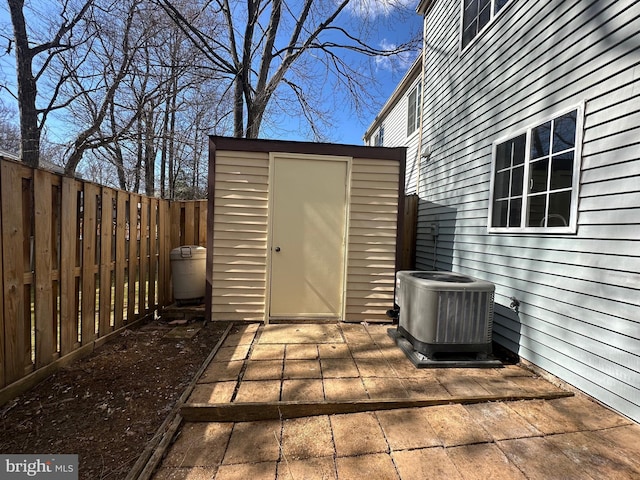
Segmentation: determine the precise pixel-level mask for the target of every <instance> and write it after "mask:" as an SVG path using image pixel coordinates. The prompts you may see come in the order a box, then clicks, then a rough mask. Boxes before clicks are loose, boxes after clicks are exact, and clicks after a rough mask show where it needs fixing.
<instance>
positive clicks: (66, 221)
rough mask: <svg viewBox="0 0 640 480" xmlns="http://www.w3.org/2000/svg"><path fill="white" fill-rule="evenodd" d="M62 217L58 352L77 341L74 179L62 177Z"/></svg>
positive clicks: (76, 199)
mask: <svg viewBox="0 0 640 480" xmlns="http://www.w3.org/2000/svg"><path fill="white" fill-rule="evenodd" d="M61 203H62V218H61V222H60V223H61V224H60V236H61V248H60V250H61V255H62V267H63V268H61V269H60V353H61V355H66V354H67V353H69V352H71V351H73V350H74V348H75V344H76V343H77V341H78V321H77V319H78V311H77V305H78V300H77V294H76V274H75V266H76V254H77V243H78V230H77V218H76V215H77V212H78V182H77V181H76V180H74V179H72V178H66V177H65V178H63V179H62V199H61Z"/></svg>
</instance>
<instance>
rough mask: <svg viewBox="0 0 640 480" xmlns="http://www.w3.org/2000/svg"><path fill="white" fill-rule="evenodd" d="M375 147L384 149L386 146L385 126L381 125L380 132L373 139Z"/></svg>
mask: <svg viewBox="0 0 640 480" xmlns="http://www.w3.org/2000/svg"><path fill="white" fill-rule="evenodd" d="M373 145H374V147H382V146H383V145H384V125H380V130H378V133H376V136H375V137H374V138H373Z"/></svg>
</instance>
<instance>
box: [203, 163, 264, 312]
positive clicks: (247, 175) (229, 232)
mask: <svg viewBox="0 0 640 480" xmlns="http://www.w3.org/2000/svg"><path fill="white" fill-rule="evenodd" d="M268 180H269V155H268V154H266V153H254V152H229V151H220V150H218V151H217V152H216V178H215V212H214V227H213V238H214V247H213V288H212V319H213V320H256V321H262V320H264V316H265V298H266V275H267V273H266V272H267V231H268V229H267V223H268V222H267V211H268V209H267V207H268V200H269V198H268Z"/></svg>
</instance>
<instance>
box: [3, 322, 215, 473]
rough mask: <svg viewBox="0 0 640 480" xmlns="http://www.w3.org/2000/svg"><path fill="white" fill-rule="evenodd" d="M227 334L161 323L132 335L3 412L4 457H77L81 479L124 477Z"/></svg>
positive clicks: (212, 326)
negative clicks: (177, 329) (183, 333)
mask: <svg viewBox="0 0 640 480" xmlns="http://www.w3.org/2000/svg"><path fill="white" fill-rule="evenodd" d="M189 326H190V327H200V326H202V325H201V324H199V323H193V324H190V325H189ZM226 327H227V324H220V323H209V324H207V325H206V327H205V328H202V329H201V330H200V331H199V332H198V333H197V335H195V336H194V337H193V338H191V339H185V338H170V337H168V336H166V334H167V333H169V332H170V331H171V329H172V328H174V327H173V326H171V325H168V324H167V323H166V322H162V321H159V320H156V321H152V322H150V323H147V324H145V325H143V326H141V327H139V328H135V329H131V330H126V331H125V332H124V333H123V334H120V335H119V336H118V337H117V338H116V339H114V340H111V341H110V342H109V343H107V344H105V345H102V346H101V347H99V348H98V349H97V350H96V351H94V352H93V353H92V354H91V355H90V356H89V357H86V358H84V359H82V360H79V361H77V362H75V363H74V364H72V365H71V366H68V367H65V368H64V369H62V370H60V371H59V372H57V373H56V374H55V375H53V376H51V377H49V378H48V379H47V380H45V381H43V382H42V383H40V384H39V385H37V386H36V387H34V388H33V389H32V390H30V391H29V392H27V393H25V394H23V395H21V396H20V397H18V398H16V399H14V400H13V401H11V402H9V403H8V404H6V405H3V406H0V453H6V454H9V453H33V454H45V453H47V454H62V453H68V454H78V455H79V471H80V478H81V479H87V480H89V479H90V480H98V479H114V480H115V479H122V478H125V477H126V476H127V474H128V472H129V471H130V469H131V467H132V466H133V465H134V464H135V462H136V461H137V459H138V457H139V456H140V454H141V453H142V452H143V450H144V448H145V446H146V445H147V442H148V441H149V440H150V439H151V438H152V437H153V436H154V434H155V433H156V431H157V430H158V428H159V427H160V425H161V424H162V423H163V422H164V420H165V418H166V417H167V415H168V414H169V413H170V412H171V410H172V408H173V407H174V405H175V404H176V402H177V400H178V399H179V397H180V396H181V395H182V393H183V392H184V390H185V389H186V388H187V386H188V385H189V383H190V382H191V381H192V379H193V377H194V375H195V373H196V372H197V371H198V369H199V368H200V367H201V365H202V364H203V362H204V361H205V360H206V358H207V356H208V355H209V353H210V352H211V350H212V349H213V347H214V346H215V345H216V343H217V342H218V340H219V339H220V338H221V336H222V334H223V332H224V330H225V328H226Z"/></svg>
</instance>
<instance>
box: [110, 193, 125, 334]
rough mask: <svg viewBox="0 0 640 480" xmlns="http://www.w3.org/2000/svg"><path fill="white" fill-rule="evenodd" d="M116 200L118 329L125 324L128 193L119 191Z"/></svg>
mask: <svg viewBox="0 0 640 480" xmlns="http://www.w3.org/2000/svg"><path fill="white" fill-rule="evenodd" d="M116 198H117V200H116V261H115V267H114V268H115V275H114V276H115V288H114V294H115V299H114V306H113V309H114V316H113V327H114V328H115V329H116V330H117V329H118V328H120V327H121V326H122V324H123V318H124V272H125V266H126V258H125V255H126V253H125V241H126V220H127V219H126V211H125V209H126V208H127V194H126V193H125V192H121V191H119V192H117V197H116Z"/></svg>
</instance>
